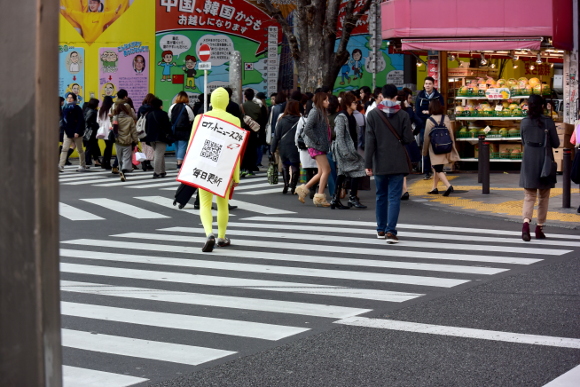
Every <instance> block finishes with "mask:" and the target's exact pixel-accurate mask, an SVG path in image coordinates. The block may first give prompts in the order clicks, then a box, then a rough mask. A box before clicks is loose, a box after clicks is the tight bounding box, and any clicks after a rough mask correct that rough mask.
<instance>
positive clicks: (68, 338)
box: [62, 329, 236, 366]
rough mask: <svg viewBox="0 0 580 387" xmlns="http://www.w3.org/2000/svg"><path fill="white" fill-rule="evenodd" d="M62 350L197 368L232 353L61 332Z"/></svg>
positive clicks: (69, 331)
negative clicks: (98, 353)
mask: <svg viewBox="0 0 580 387" xmlns="http://www.w3.org/2000/svg"><path fill="white" fill-rule="evenodd" d="M62 345H63V347H69V348H76V349H81V350H85V351H92V352H101V353H109V354H114V355H121V356H131V357H137V358H141V359H150V360H158V361H167V362H172V363H179V364H189V365H194V366H195V365H199V364H202V363H206V362H208V361H212V360H216V359H220V358H222V357H225V356H230V355H233V354H235V353H236V352H233V351H224V350H219V349H213V348H205V347H197V346H193V345H182V344H173V343H163V342H159V341H150V340H141V339H133V338H130V337H122V336H111V335H104V334H94V333H90V332H83V331H75V330H72V329H63V330H62Z"/></svg>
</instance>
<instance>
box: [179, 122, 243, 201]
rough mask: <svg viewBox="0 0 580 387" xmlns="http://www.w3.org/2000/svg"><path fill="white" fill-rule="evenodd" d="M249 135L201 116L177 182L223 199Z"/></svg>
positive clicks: (230, 125) (228, 124)
mask: <svg viewBox="0 0 580 387" xmlns="http://www.w3.org/2000/svg"><path fill="white" fill-rule="evenodd" d="M247 134H248V132H247V131H245V130H244V129H242V128H240V127H238V126H235V125H232V124H231V123H229V122H226V121H223V120H220V119H219V118H215V117H210V116H207V115H205V116H203V117H202V119H201V120H199V122H198V124H197V127H196V128H195V134H194V136H193V139H192V140H191V144H190V145H189V149H188V151H187V155H186V156H185V160H183V165H182V167H181V170H180V172H179V175H178V176H177V181H179V182H182V183H184V184H187V185H191V186H193V187H198V188H201V189H203V190H206V191H208V192H211V193H213V194H215V195H218V196H220V197H222V198H223V197H225V195H226V193H227V190H228V188H229V186H230V182H231V179H232V175H233V172H234V168H235V167H236V163H237V162H238V160H239V158H240V155H241V154H243V150H244V148H245V146H246V140H247Z"/></svg>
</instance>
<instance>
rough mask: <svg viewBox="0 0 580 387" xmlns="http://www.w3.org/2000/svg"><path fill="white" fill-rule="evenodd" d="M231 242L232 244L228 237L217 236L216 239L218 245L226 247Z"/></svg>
mask: <svg viewBox="0 0 580 387" xmlns="http://www.w3.org/2000/svg"><path fill="white" fill-rule="evenodd" d="M231 244H232V241H230V238H224V239H222V238H218V240H217V245H218V247H227V246H229V245H231Z"/></svg>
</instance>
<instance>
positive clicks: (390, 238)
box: [387, 232, 399, 244]
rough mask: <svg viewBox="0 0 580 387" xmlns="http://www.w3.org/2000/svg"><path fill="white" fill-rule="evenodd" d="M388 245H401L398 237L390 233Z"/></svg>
mask: <svg viewBox="0 0 580 387" xmlns="http://www.w3.org/2000/svg"><path fill="white" fill-rule="evenodd" d="M387 243H389V244H391V243H399V238H397V236H396V235H395V234H393V233H390V232H388V233H387Z"/></svg>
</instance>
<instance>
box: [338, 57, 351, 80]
mask: <svg viewBox="0 0 580 387" xmlns="http://www.w3.org/2000/svg"><path fill="white" fill-rule="evenodd" d="M347 55H348V53H347ZM349 57H350V55H349V56H347V57H346V59H345V60H344V64H343V65H342V67H341V68H340V76H341V77H342V81H340V84H341V85H344V79H345V78H346V80H347V81H348V83H350V76H349V75H348V74H349V73H350V65H349V60H348V59H349Z"/></svg>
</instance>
